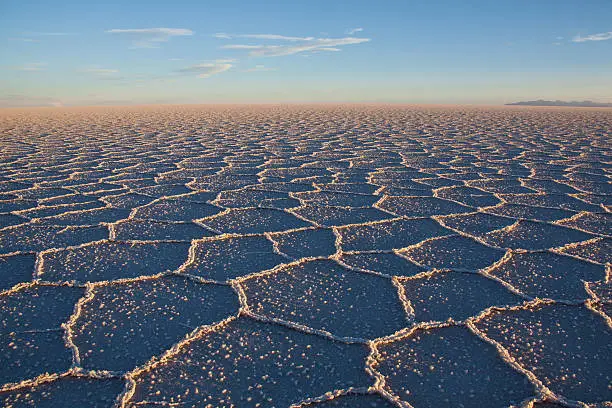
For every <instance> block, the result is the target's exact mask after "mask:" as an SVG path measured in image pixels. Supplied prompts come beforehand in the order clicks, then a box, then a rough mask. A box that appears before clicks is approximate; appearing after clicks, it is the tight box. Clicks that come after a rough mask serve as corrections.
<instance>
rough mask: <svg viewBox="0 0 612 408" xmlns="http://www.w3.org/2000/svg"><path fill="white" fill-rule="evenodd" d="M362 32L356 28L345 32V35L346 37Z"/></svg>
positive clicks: (359, 28)
mask: <svg viewBox="0 0 612 408" xmlns="http://www.w3.org/2000/svg"><path fill="white" fill-rule="evenodd" d="M361 31H363V28H361V27H358V28H351V29H350V30H346V33H347V34H348V35H353V34H357V33H359V32H361Z"/></svg>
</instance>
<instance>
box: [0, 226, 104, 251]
mask: <svg viewBox="0 0 612 408" xmlns="http://www.w3.org/2000/svg"><path fill="white" fill-rule="evenodd" d="M106 238H108V228H107V227H106V226H95V227H74V228H66V227H62V226H55V225H42V224H23V225H17V226H15V227H8V228H5V229H3V230H0V254H8V253H11V252H17V251H22V252H35V251H43V250H46V249H49V248H54V247H66V246H70V245H79V244H83V243H85V242H89V241H97V240H100V239H106Z"/></svg>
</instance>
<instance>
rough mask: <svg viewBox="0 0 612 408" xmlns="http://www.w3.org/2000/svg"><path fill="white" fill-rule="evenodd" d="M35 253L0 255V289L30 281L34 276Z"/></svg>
mask: <svg viewBox="0 0 612 408" xmlns="http://www.w3.org/2000/svg"><path fill="white" fill-rule="evenodd" d="M35 265H36V255H33V254H19V255H12V256H0V291H3V290H6V289H10V288H12V287H13V286H15V285H17V284H19V283H22V282H30V281H31V280H32V279H33V278H34V272H35V271H34V266H35Z"/></svg>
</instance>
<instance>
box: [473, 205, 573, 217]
mask: <svg viewBox="0 0 612 408" xmlns="http://www.w3.org/2000/svg"><path fill="white" fill-rule="evenodd" d="M484 211H486V212H487V213H490V214H497V215H502V216H504V217H511V218H519V219H524V220H538V221H556V220H561V219H563V218H569V217H571V216H573V215H576V213H575V212H573V211H568V210H562V209H559V208H544V207H532V206H529V205H519V204H507V203H504V204H501V205H499V206H497V207H489V208H485V209H484Z"/></svg>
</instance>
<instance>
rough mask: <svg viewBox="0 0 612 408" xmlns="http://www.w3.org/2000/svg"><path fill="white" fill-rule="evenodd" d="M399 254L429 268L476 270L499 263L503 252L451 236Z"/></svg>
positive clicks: (461, 237) (468, 239)
mask: <svg viewBox="0 0 612 408" xmlns="http://www.w3.org/2000/svg"><path fill="white" fill-rule="evenodd" d="M399 253H400V254H402V255H404V256H406V257H408V258H410V259H411V260H412V261H414V262H416V263H418V264H420V265H424V266H428V267H431V268H438V269H442V268H448V269H462V270H477V269H481V268H484V267H487V266H489V265H492V264H493V263H495V262H497V261H499V260H500V259H501V258H502V257H503V256H504V254H505V251H503V250H500V249H495V248H490V247H488V246H486V245H482V244H480V243H478V242H477V241H475V240H473V239H471V238H467V237H464V236H462V235H452V236H446V237H440V238H431V239H429V240H426V241H423V242H421V243H419V244H417V245H415V246H411V247H409V248H406V249H402V250H401V251H399Z"/></svg>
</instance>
